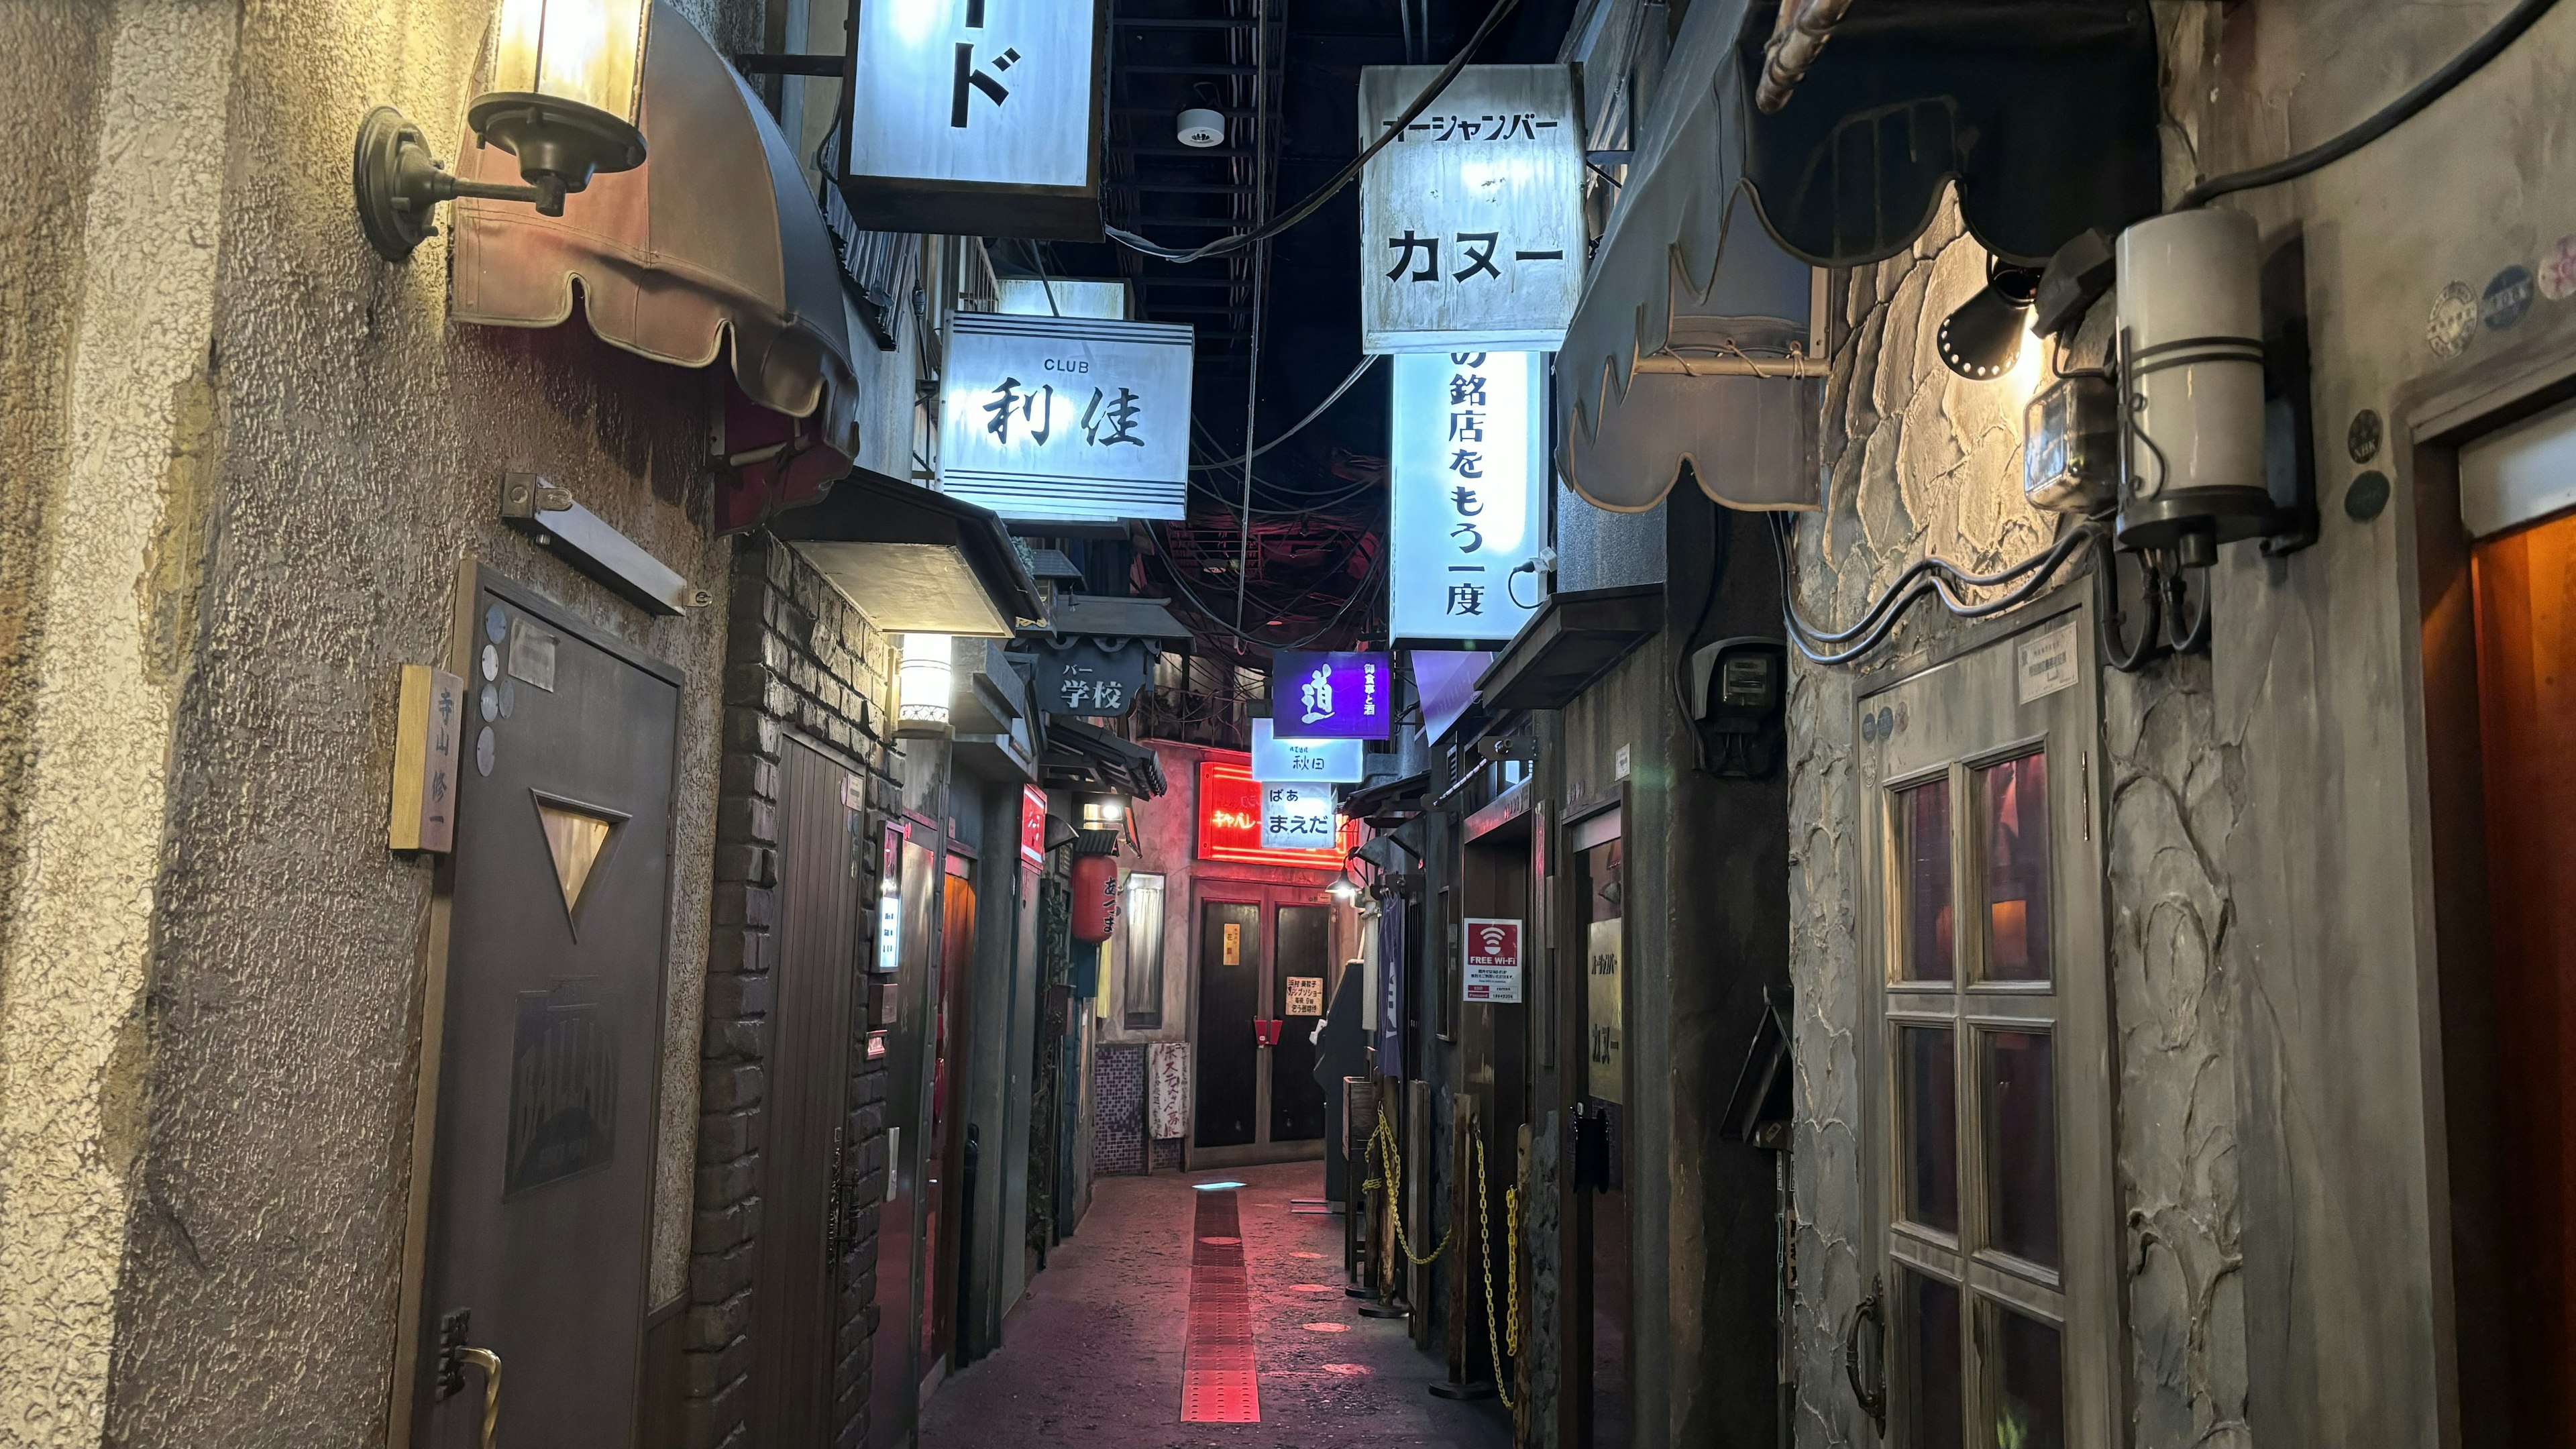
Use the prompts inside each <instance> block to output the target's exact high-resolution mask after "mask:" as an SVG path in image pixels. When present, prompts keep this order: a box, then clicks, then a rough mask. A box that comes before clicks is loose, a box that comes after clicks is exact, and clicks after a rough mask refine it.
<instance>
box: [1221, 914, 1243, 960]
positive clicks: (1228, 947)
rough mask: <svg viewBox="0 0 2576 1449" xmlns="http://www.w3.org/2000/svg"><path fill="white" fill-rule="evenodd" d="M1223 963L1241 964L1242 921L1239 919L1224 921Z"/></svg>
mask: <svg viewBox="0 0 2576 1449" xmlns="http://www.w3.org/2000/svg"><path fill="white" fill-rule="evenodd" d="M1225 964H1226V965H1228V966H1240V965H1242V964H1243V923H1242V922H1240V921H1228V922H1226V923H1225Z"/></svg>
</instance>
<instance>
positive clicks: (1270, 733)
mask: <svg viewBox="0 0 2576 1449" xmlns="http://www.w3.org/2000/svg"><path fill="white" fill-rule="evenodd" d="M1367 749H1368V746H1367V744H1365V743H1364V742H1362V741H1360V740H1303V739H1282V738H1280V736H1279V734H1278V732H1277V731H1276V730H1275V729H1274V728H1273V727H1272V725H1271V723H1270V721H1268V720H1266V719H1256V720H1254V721H1253V722H1252V778H1254V779H1256V780H1265V781H1283V780H1296V781H1307V782H1311V783H1314V784H1323V785H1356V784H1358V783H1359V782H1360V781H1361V780H1363V779H1365V778H1367V761H1366V760H1365V759H1364V758H1363V754H1364V752H1365V751H1366V750H1367Z"/></svg>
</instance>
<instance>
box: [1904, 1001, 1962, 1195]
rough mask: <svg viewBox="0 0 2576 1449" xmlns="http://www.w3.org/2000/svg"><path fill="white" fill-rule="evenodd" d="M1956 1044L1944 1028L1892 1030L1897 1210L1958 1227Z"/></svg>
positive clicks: (1907, 1027) (1913, 1027)
mask: <svg viewBox="0 0 2576 1449" xmlns="http://www.w3.org/2000/svg"><path fill="white" fill-rule="evenodd" d="M1958 1061H1959V1059H1958V1048H1957V1046H1956V1044H1955V1043H1954V1042H1953V1041H1952V1039H1951V1035H1950V1029H1949V1028H1948V1027H1941V1026H1900V1027H1898V1028H1897V1029H1896V1072H1897V1078H1896V1081H1897V1086H1896V1090H1897V1103H1896V1123H1897V1131H1898V1132H1899V1133H1901V1134H1902V1135H1903V1140H1902V1141H1901V1142H1899V1143H1898V1144H1897V1157H1898V1160H1899V1161H1900V1162H1902V1163H1903V1164H1904V1179H1905V1180H1904V1181H1903V1183H1901V1184H1900V1185H1899V1191H1900V1193H1901V1196H1900V1197H1899V1198H1898V1200H1897V1205H1898V1211H1899V1212H1900V1213H1901V1214H1902V1215H1903V1216H1904V1217H1905V1219H1906V1220H1907V1221H1909V1222H1916V1223H1921V1224H1922V1225H1923V1226H1925V1227H1927V1228H1934V1229H1937V1230H1939V1231H1941V1232H1945V1233H1956V1232H1958V1231H1959V1084H1958V1071H1959V1068H1958Z"/></svg>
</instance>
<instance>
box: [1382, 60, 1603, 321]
mask: <svg viewBox="0 0 2576 1449" xmlns="http://www.w3.org/2000/svg"><path fill="white" fill-rule="evenodd" d="M1439 73H1440V68H1439V67H1437V66H1427V65H1420V66H1369V67H1367V68H1366V69H1364V70H1362V71H1361V72H1360V144H1361V145H1363V146H1366V145H1367V144H1369V143H1370V142H1372V141H1374V140H1376V139H1377V138H1378V137H1379V136H1380V135H1382V134H1384V133H1385V131H1386V129H1387V128H1388V127H1389V126H1392V125H1394V124H1395V122H1396V121H1397V119H1398V118H1400V117H1401V116H1403V114H1404V112H1405V110H1406V109H1407V108H1408V107H1410V106H1411V105H1412V104H1413V102H1414V99H1415V98H1416V97H1418V96H1419V95H1421V94H1422V91H1423V89H1424V88H1425V87H1426V86H1428V85H1430V84H1431V82H1432V80H1433V79H1434V78H1435V77H1437V76H1438V75H1439ZM1585 240H1586V237H1585V233H1584V226H1583V128H1582V126H1581V125H1580V124H1579V123H1578V120H1577V116H1576V112H1575V105H1574V74H1573V71H1572V69H1571V68H1570V67H1567V66H1562V65H1471V66H1469V67H1467V68H1466V69H1465V70H1462V71H1460V72H1459V73H1458V78H1457V79H1456V80H1454V81H1452V82H1450V84H1449V88H1448V89H1447V90H1445V91H1443V92H1441V94H1440V95H1439V97H1438V98H1437V99H1435V100H1433V101H1432V103H1431V104H1430V105H1429V106H1428V107H1426V108H1424V110H1423V112H1422V114H1420V115H1418V116H1416V117H1414V118H1413V120H1412V121H1411V122H1410V123H1408V124H1407V125H1406V126H1405V127H1404V130H1403V132H1402V133H1401V134H1400V135H1399V136H1398V137H1397V138H1396V139H1395V140H1394V141H1393V142H1391V143H1389V144H1388V146H1387V147H1386V149H1385V150H1383V151H1380V152H1378V153H1377V155H1376V156H1374V157H1372V158H1371V159H1370V161H1369V163H1368V167H1367V169H1366V170H1365V171H1364V172H1363V173H1362V174H1361V177H1360V347H1361V349H1362V350H1363V351H1367V352H1426V351H1444V352H1445V351H1449V350H1452V349H1455V348H1469V347H1473V348H1502V347H1509V348H1519V349H1523V350H1527V351H1535V352H1553V351H1555V350H1556V348H1557V346H1558V345H1559V344H1560V343H1562V342H1563V341H1564V340H1565V328H1566V324H1567V323H1569V322H1571V321H1573V320H1574V307H1575V303H1576V302H1578V301H1580V300H1581V298H1582V295H1583V264H1584V255H1583V252H1584V245H1585Z"/></svg>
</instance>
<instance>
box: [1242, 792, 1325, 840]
mask: <svg viewBox="0 0 2576 1449" xmlns="http://www.w3.org/2000/svg"><path fill="white" fill-rule="evenodd" d="M1335 825H1336V822H1335V820H1334V818H1333V787H1332V786H1330V785H1269V784H1265V785H1263V786H1262V787H1261V848H1262V849H1264V850H1325V849H1329V848H1331V846H1332V843H1333V837H1334V834H1335V833H1336V832H1335Z"/></svg>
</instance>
